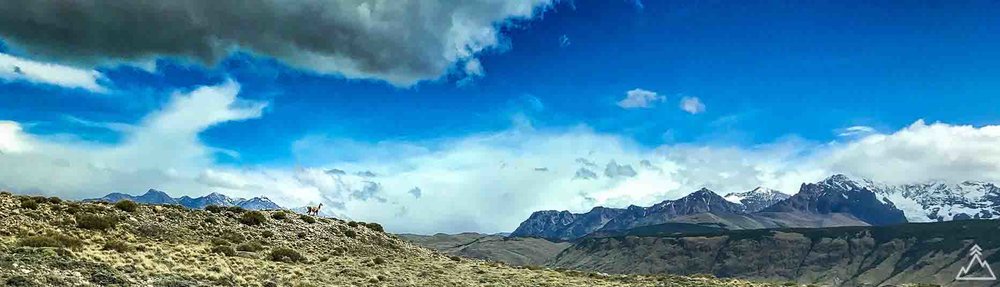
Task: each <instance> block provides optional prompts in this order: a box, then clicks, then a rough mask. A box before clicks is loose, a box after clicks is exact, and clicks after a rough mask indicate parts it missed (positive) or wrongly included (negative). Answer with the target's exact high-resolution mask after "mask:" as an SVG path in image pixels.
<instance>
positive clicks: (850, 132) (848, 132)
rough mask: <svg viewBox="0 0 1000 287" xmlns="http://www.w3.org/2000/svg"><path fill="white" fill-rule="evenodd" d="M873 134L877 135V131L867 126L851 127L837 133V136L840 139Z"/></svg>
mask: <svg viewBox="0 0 1000 287" xmlns="http://www.w3.org/2000/svg"><path fill="white" fill-rule="evenodd" d="M874 133H877V131H875V129H874V128H872V127H868V126H851V127H846V128H843V129H840V130H838V131H837V135H838V136H842V137H857V136H867V135H871V134H874Z"/></svg>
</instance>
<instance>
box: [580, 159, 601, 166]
mask: <svg viewBox="0 0 1000 287" xmlns="http://www.w3.org/2000/svg"><path fill="white" fill-rule="evenodd" d="M576 163H579V164H582V165H586V166H590V167H597V164H595V163H594V162H592V161H589V160H587V159H585V158H582V157H581V158H577V159H576Z"/></svg>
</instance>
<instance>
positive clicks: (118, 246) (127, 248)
mask: <svg viewBox="0 0 1000 287" xmlns="http://www.w3.org/2000/svg"><path fill="white" fill-rule="evenodd" d="M102 249H104V250H113V251H116V252H118V253H128V252H132V251H135V248H134V247H132V245H129V244H128V243H126V242H125V241H121V240H111V241H108V242H105V243H104V246H103V248H102Z"/></svg>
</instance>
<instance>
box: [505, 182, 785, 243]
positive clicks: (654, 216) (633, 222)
mask: <svg viewBox="0 0 1000 287" xmlns="http://www.w3.org/2000/svg"><path fill="white" fill-rule="evenodd" d="M755 190H763V189H755ZM752 192H753V191H750V192H747V193H745V194H748V195H749V194H750V193H752ZM765 197H766V196H764V195H761V196H753V198H765ZM748 198H750V197H749V196H748ZM754 203H756V202H754ZM746 210H747V206H746V205H744V204H742V203H735V202H731V201H729V200H726V199H725V198H723V197H722V196H719V195H718V194H716V193H715V192H713V191H711V190H708V189H706V188H702V189H700V190H698V191H695V192H693V193H691V194H688V195H687V196H684V197H681V198H679V199H676V200H664V201H662V202H660V203H657V204H654V205H652V206H650V207H641V206H636V205H632V206H629V207H627V208H624V209H623V208H608V207H600V206H599V207H595V208H593V209H591V211H589V212H586V213H571V212H569V211H555V210H546V211H538V212H535V213H532V214H531V216H530V217H529V218H528V220H525V221H524V222H522V223H521V225H520V226H518V228H517V229H516V230H514V232H512V233H511V236H514V237H539V238H546V239H550V240H557V241H565V240H574V239H577V238H581V237H584V236H586V235H587V234H590V233H593V232H596V231H601V232H610V231H617V230H626V229H631V228H635V227H640V226H646V225H655V224H661V223H665V222H667V221H668V220H670V219H671V218H675V217H679V216H683V215H691V214H698V213H707V212H716V213H734V214H742V213H746Z"/></svg>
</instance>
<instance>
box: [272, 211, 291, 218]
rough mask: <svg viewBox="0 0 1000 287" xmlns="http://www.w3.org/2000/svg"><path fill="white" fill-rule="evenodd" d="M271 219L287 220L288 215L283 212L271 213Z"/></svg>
mask: <svg viewBox="0 0 1000 287" xmlns="http://www.w3.org/2000/svg"><path fill="white" fill-rule="evenodd" d="M271 218H274V220H285V219H288V214H287V213H285V212H284V211H278V212H275V213H272V214H271Z"/></svg>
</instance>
